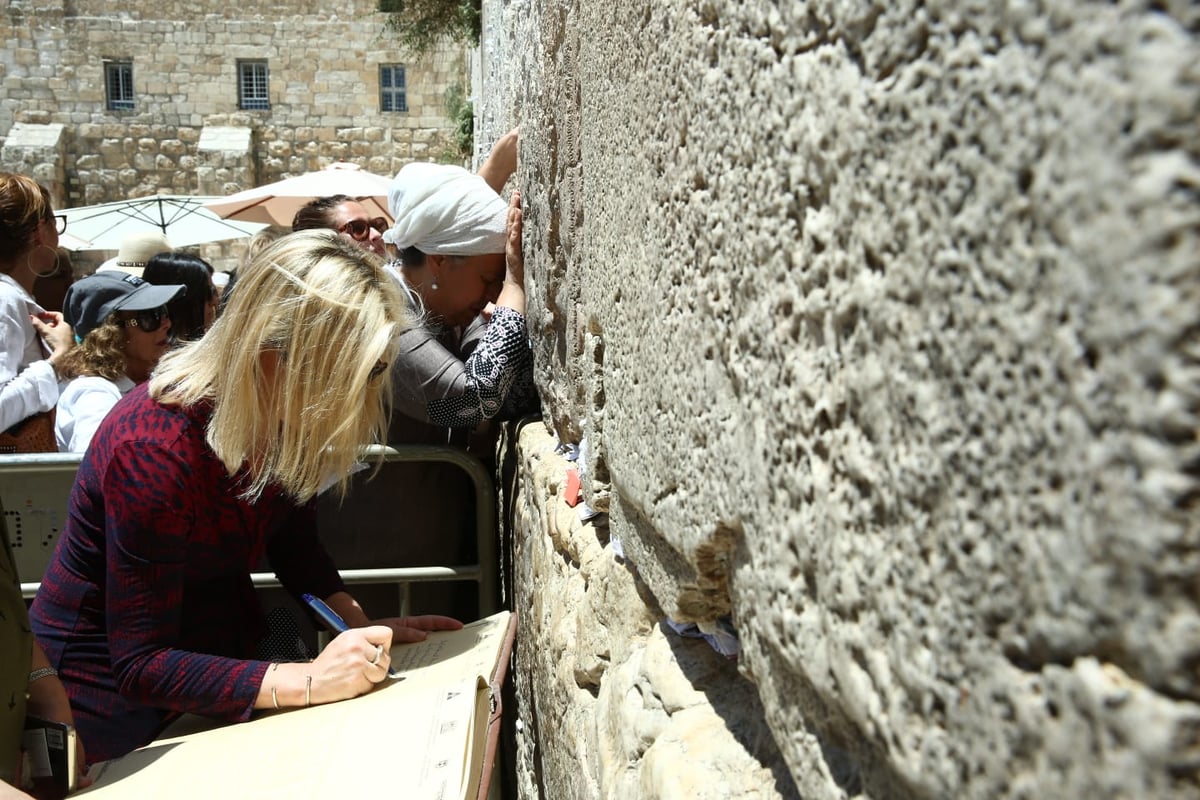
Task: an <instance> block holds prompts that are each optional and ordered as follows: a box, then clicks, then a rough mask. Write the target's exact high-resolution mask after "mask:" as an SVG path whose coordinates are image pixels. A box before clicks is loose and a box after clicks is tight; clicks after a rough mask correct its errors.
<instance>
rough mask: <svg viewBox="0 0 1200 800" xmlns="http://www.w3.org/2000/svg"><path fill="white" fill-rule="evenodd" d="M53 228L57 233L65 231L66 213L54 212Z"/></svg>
mask: <svg viewBox="0 0 1200 800" xmlns="http://www.w3.org/2000/svg"><path fill="white" fill-rule="evenodd" d="M54 230H56V231H58V232H59V233H66V232H67V215H66V214H55V215H54Z"/></svg>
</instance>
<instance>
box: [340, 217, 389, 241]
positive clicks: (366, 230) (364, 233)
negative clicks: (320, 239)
mask: <svg viewBox="0 0 1200 800" xmlns="http://www.w3.org/2000/svg"><path fill="white" fill-rule="evenodd" d="M371 228H374V229H375V230H377V231H379V232H380V233H383V232H384V231H386V230H387V229H388V223H387V220H386V219H384V218H383V217H376V218H375V219H373V220H371V221H370V222H368V221H367V220H365V219H352V220H350V221H349V222H347V223H346V224H345V225H343V226H342V227H340V228H338V233H348V234H350V238H351V239H354V240H355V241H357V242H363V241H366V239H367V237H368V236H370V235H371Z"/></svg>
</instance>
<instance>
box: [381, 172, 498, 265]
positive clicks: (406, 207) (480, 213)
mask: <svg viewBox="0 0 1200 800" xmlns="http://www.w3.org/2000/svg"><path fill="white" fill-rule="evenodd" d="M388 210H390V211H391V212H392V219H394V220H396V222H395V224H394V225H392V227H391V229H390V230H388V232H387V233H385V234H383V240H384V241H385V242H390V243H391V244H394V245H395V246H396V247H398V248H400V249H401V250H403V249H405V248H408V247H415V248H417V249H418V250H420V251H421V252H422V253H432V254H436V255H454V256H477V255H485V254H487V253H503V252H504V242H505V235H504V224H505V221H506V219H507V217H508V206H506V205H505V203H504V201H503V200H501V199H500V196H499V195H498V194H496V193H495V192H494V191H493V190H492V187H490V186H488V185H487V182H486V181H484V179H483V178H481V177H479V176H478V175H475V174H472V173H470V172H467V171H466V170H465V169H463V168H462V167H453V166H449V165H446V164H424V163H421V164H408V165H406V166H405V167H404V168H403V169H401V170H400V172H398V173H397V174H396V177H395V178H393V179H392V186H391V188H390V189H388Z"/></svg>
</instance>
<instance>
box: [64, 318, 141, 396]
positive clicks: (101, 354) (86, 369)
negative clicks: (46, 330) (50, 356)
mask: <svg viewBox="0 0 1200 800" xmlns="http://www.w3.org/2000/svg"><path fill="white" fill-rule="evenodd" d="M126 341H128V335H127V333H126V331H125V324H124V322H123V321H122V320H121V319H120V318H119V317H118V316H117V314H116V312H114V313H112V314H109V315H108V319H106V320H104V322H102V323H100V325H99V326H98V327H96V328H94V329H92V330H91V331H90V332H88V335H87V336H85V337H83V340H82V341H80V342H79V344H77V345H76V346H75V347H72V348H71V349H70V350H68V351H67V353H66V355H64V356H63V357H62V359H61V360H60V361H59V362H58V372H59V374H60V375H61V376H62V377H63V378H78V377H79V376H80V375H97V376H99V377H101V378H107V379H108V380H110V381H116V380H117V379H118V378H120V377H121V376H122V375H124V374H125V343H126Z"/></svg>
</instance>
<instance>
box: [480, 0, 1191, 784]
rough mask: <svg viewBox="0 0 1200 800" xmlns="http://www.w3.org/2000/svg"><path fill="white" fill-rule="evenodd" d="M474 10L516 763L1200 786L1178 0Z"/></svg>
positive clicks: (625, 780)
mask: <svg viewBox="0 0 1200 800" xmlns="http://www.w3.org/2000/svg"><path fill="white" fill-rule="evenodd" d="M485 9H486V14H485V16H486V19H487V23H488V28H487V30H486V32H485V43H484V47H483V48H481V61H482V72H483V75H484V76H485V81H484V84H485V85H484V95H483V104H482V106H481V107H479V108H478V109H477V111H478V114H479V119H480V120H482V121H483V122H484V123H485V125H487V126H491V127H492V128H493V130H487V131H484V132H483V134H482V136H481V138H483V139H485V140H486V139H488V138H489V137H490V138H494V136H495V135H496V134H497V133H498V132H499V131H501V130H503V129H505V128H507V127H509V126H511V125H512V124H515V123H520V125H521V130H522V142H521V154H520V155H521V166H520V169H519V173H518V175H517V176H516V180H515V183H516V184H517V185H519V186H520V187H521V188H522V189H523V191H524V202H525V206H526V220H527V224H526V229H525V231H526V232H525V249H526V258H527V262H526V263H527V271H528V278H527V280H528V287H529V305H530V312H529V318H530V328H531V336H532V338H533V342H534V347H535V356H536V363H537V370H538V379H539V385H540V388H541V390H542V394H543V399H544V402H545V414H544V417H545V421H546V425H545V426H536V425H535V426H533V427H526V429H525V430H524V431H523V432H522V434H521V437H520V442H519V450H520V459H519V465H520V466H519V470H518V473H519V477H518V487H519V491H520V494H519V495H518V514H517V517H516V521H515V536H516V550H517V554H518V557H517V559H516V562H515V563H516V567H515V568H514V572H515V577H516V581H517V588H516V603H515V608H516V609H517V611H518V614H519V623H520V632H521V633H520V641H519V643H518V651H517V662H516V668H515V677H514V680H515V683H516V686H517V692H518V708H517V709H516V713H517V715H518V717H519V722H520V724H519V729H518V731H517V759H516V767H517V778H516V780H517V784H518V787H519V789H520V794H521V796H522V797H543V798H560V797H632V796H637V797H683V796H706V795H705V794H704V792H702V791H701V792H699V794H698V795H693V794H689V793H688V792H687V791H685V789H681V788H679V787H686V788H687V789H690V788H692V787H693V785H694V784H695V783H701V784H704V782H703V781H697V782H694V781H693V780H692V778H693V777H696V776H702V777H704V776H707V777H710V778H713V779H714V780H715V777H714V776H717V775H720V776H723V777H724V778H725V779H727V780H728V781H729V783H728V791H726V792H725V793H724V794H718V792H719V791H721V789H719V788H713V789H712V793H711V794H710V795H707V796H730V797H732V796H763V797H765V796H778V795H782V796H791V795H799V796H803V797H805V798H839V797H850V796H861V797H874V798H885V797H886V798H891V797H897V798H907V797H913V798H947V797H979V798H985V797H986V798H991V797H1028V798H1033V797H1055V798H1058V797H1129V798H1134V797H1139V798H1140V797H1195V796H1197V795H1198V793H1200V780H1198V771H1200V737H1198V735H1197V731H1200V705H1198V702H1200V675H1198V673H1197V670H1196V664H1197V663H1198V660H1200V613H1198V612H1200V608H1198V600H1200V590H1198V588H1197V587H1200V513H1198V501H1200V437H1198V434H1197V429H1198V425H1197V421H1198V416H1200V326H1198V325H1197V319H1200V313H1198V311H1200V203H1198V200H1200V124H1198V121H1200V44H1198V42H1197V37H1198V36H1200V11H1198V10H1197V7H1196V6H1195V4H1190V3H1184V2H1165V3H1139V2H1119V3H1104V4H1101V3H1086V2H1055V3H1043V2H1036V1H1035V2H1019V3H1017V2H1014V3H1003V4H998V3H982V2H967V3H963V2H912V1H911V0H898V2H893V3H886V4H884V3H873V2H872V3H857V4H856V3H840V2H834V1H833V0H815V2H803V3H798V2H791V1H790V0H784V1H781V2H768V1H767V0H752V1H751V2H735V1H734V0H694V1H689V2H683V1H682V0H666V2H661V3H654V4H647V3H640V2H636V3H635V2H630V0H583V1H582V2H578V3H573V2H572V3H568V2H565V1H564V0H511V1H510V2H505V3H489V4H487V5H486V6H485ZM539 427H544V431H539V430H538V429H539ZM551 434H553V435H554V438H551ZM585 437H586V447H585V448H584V454H583V456H582V458H583V464H584V467H585V480H584V501H585V502H587V503H589V504H591V505H592V506H593V507H594V508H595V509H597V510H600V511H602V512H606V513H605V514H603V515H602V516H601V517H598V518H597V519H596V520H593V521H591V522H588V523H586V524H583V523H579V522H578V517H577V516H575V512H574V510H573V509H569V508H567V506H566V505H565V504H564V503H563V495H564V492H565V489H564V482H563V478H562V475H563V474H564V472H565V469H566V467H567V466H568V464H567V462H566V461H565V460H564V459H563V458H562V457H561V456H560V455H556V454H555V451H554V445H555V444H556V443H557V442H558V441H562V442H578V441H580V440H581V439H584V438H585ZM617 543H619V546H620V549H621V551H623V553H624V557H623V558H618V557H617V552H616V548H615V547H614V545H615V544H617ZM725 616H728V617H729V619H730V620H731V621H732V625H733V627H734V629H735V630H736V631H737V633H738V634H739V636H740V641H741V653H740V657H739V659H738V661H737V666H738V670H737V673H736V674H734V673H733V671H732V670H731V669H728V668H727V666H724V665H722V664H720V663H714V662H712V661H711V658H709V660H708V661H706V662H704V663H706V664H707V666H705V667H703V668H697V666H696V661H695V659H696V658H697V657H698V656H697V653H698V652H701V651H702V650H703V648H704V645H699V649H697V647H695V645H697V644H698V642H699V640H682V639H679V638H678V637H676V636H675V635H674V634H672V633H670V632H669V631H668V630H667V629H666V628H665V627H664V626H663V624H662V620H663V618H665V617H670V618H673V619H675V620H678V621H686V620H694V621H698V622H700V623H701V624H702V625H703V626H704V627H705V628H707V629H708V630H717V627H716V625H717V621H718V620H719V619H721V618H722V617H725ZM705 658H708V657H707V656H705ZM730 698H735V699H734V700H730ZM748 698H757V701H756V702H752V701H750V700H749V699H748ZM763 737H766V738H767V739H769V741H770V744H766V743H764V741H763ZM776 752H777V753H778V756H776V755H775V753H776ZM777 757H778V758H780V759H782V761H783V763H784V764H785V765H786V773H785V774H783V775H782V776H781V774H780V771H779V770H777V769H776V768H775V765H776V763H777V761H776V758H777ZM714 765H716V766H714ZM705 785H709V786H715V785H716V784H705Z"/></svg>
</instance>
